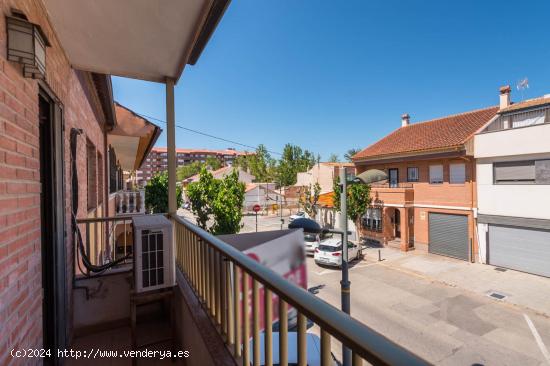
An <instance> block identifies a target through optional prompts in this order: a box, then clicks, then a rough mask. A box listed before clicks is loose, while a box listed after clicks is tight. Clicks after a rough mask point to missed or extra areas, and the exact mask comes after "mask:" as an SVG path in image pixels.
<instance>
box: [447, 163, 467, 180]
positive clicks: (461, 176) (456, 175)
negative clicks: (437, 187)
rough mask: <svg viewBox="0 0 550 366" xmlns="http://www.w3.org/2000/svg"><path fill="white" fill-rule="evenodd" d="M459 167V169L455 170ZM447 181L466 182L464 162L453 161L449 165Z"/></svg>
mask: <svg viewBox="0 0 550 366" xmlns="http://www.w3.org/2000/svg"><path fill="white" fill-rule="evenodd" d="M457 169H461V171H457ZM449 183H451V184H464V183H466V164H464V163H453V164H450V165H449Z"/></svg>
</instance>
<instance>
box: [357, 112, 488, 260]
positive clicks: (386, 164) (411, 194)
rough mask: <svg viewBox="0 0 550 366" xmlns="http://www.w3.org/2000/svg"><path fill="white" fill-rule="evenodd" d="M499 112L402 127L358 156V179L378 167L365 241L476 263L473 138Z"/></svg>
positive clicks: (466, 114) (406, 122) (404, 121)
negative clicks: (385, 177)
mask: <svg viewBox="0 0 550 366" xmlns="http://www.w3.org/2000/svg"><path fill="white" fill-rule="evenodd" d="M498 109H499V108H498V106H491V107H487V108H483V109H478V110H473V111H468V112H464V113H460V114H455V115H449V116H445V117H441V118H437V119H433V120H429V121H421V122H416V123H411V122H410V117H409V115H408V114H404V115H403V116H402V119H401V126H400V127H399V128H398V129H396V130H395V131H393V132H392V133H390V134H389V135H387V136H385V137H384V138H382V139H380V140H379V141H377V142H375V143H374V144H372V145H370V146H368V147H367V148H365V149H364V150H362V151H361V152H359V153H357V154H356V155H355V156H354V157H353V162H354V164H355V167H356V170H357V174H360V173H361V172H364V171H366V170H368V169H380V170H383V171H385V172H386V173H387V175H388V180H387V181H385V182H380V183H377V184H373V185H372V186H371V198H372V203H371V206H370V208H369V209H368V210H367V212H366V213H365V215H364V216H363V218H362V220H361V221H362V225H361V226H362V233H361V234H362V235H363V236H364V237H366V238H368V239H372V240H376V241H379V242H381V243H383V244H384V245H391V246H397V247H399V248H400V249H401V250H403V251H408V250H412V249H415V250H423V251H428V252H431V253H435V254H441V255H445V256H450V257H455V258H460V259H463V260H472V261H473V260H475V259H476V253H477V242H478V241H477V239H476V233H475V216H476V207H477V203H476V201H477V198H476V172H475V167H476V165H475V160H474V151H473V138H474V135H475V134H476V133H477V132H479V131H480V130H481V129H482V128H483V127H484V126H486V125H487V124H489V123H490V122H491V121H493V120H494V119H495V118H496V116H497V112H498Z"/></svg>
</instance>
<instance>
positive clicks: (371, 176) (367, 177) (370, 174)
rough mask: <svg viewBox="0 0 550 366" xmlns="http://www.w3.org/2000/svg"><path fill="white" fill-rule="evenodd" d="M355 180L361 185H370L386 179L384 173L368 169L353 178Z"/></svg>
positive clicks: (386, 176)
mask: <svg viewBox="0 0 550 366" xmlns="http://www.w3.org/2000/svg"><path fill="white" fill-rule="evenodd" d="M355 179H356V180H359V181H360V182H361V183H364V184H370V183H375V182H381V181H383V180H387V179H388V175H387V174H386V172H384V171H382V170H378V169H369V170H367V171H364V172H363V173H361V174H359V175H357V176H356V177H355Z"/></svg>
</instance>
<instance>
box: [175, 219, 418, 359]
mask: <svg viewBox="0 0 550 366" xmlns="http://www.w3.org/2000/svg"><path fill="white" fill-rule="evenodd" d="M174 222H175V231H174V234H175V242H176V261H177V265H178V267H179V269H180V270H181V271H182V273H183V274H184V276H185V277H186V279H187V281H188V282H189V284H190V285H191V287H192V288H193V290H194V292H195V294H196V296H197V298H198V299H199V300H200V301H201V302H202V304H203V306H204V309H205V311H206V312H207V313H208V314H209V316H210V318H211V320H212V321H213V322H214V324H215V325H216V326H217V329H219V332H220V336H221V337H222V339H223V340H224V342H225V344H226V345H227V346H228V347H229V348H230V349H231V350H232V353H233V356H234V357H235V358H241V357H242V364H243V365H251V364H253V365H260V360H261V358H262V356H261V355H260V349H261V348H260V328H261V323H263V324H266V325H268V326H266V327H265V330H264V332H265V335H264V339H265V345H264V347H263V349H264V353H263V359H264V360H270V359H271V358H272V356H273V348H272V344H273V343H272V339H273V338H272V336H273V335H272V331H271V327H270V326H269V325H270V324H272V321H273V310H274V307H273V300H276V301H277V304H276V305H277V306H278V314H287V312H288V309H289V306H291V307H294V308H295V309H296V310H297V312H298V341H297V342H298V344H297V350H298V364H299V365H306V357H307V355H306V352H307V348H306V347H307V344H306V324H307V318H309V319H310V320H311V321H313V322H314V323H316V324H317V325H318V326H319V327H320V329H321V364H322V365H324V366H327V365H332V362H333V361H332V356H331V336H332V337H334V338H336V339H337V340H339V341H340V342H342V344H343V345H345V346H346V347H348V348H349V349H351V351H352V360H353V365H355V366H357V365H361V364H362V360H366V361H368V362H370V363H371V364H384V365H386V364H387V365H425V364H428V363H427V362H426V361H424V360H422V359H420V358H419V357H417V356H416V355H414V354H413V353H411V352H409V351H408V350H406V349H404V348H402V347H401V346H399V345H398V344H396V343H394V342H392V341H390V340H389V339H387V338H386V337H384V336H383V335H381V334H379V333H377V332H376V331H374V330H373V329H371V328H369V327H367V326H366V325H364V324H362V323H360V322H358V321H357V320H355V319H353V318H351V317H350V316H349V315H346V314H345V313H343V312H341V311H339V310H338V309H336V308H334V307H333V306H332V305H329V304H328V303H326V302H324V301H322V300H320V299H318V298H317V297H315V296H314V295H312V294H310V293H309V292H308V291H306V290H304V289H302V288H300V287H298V286H296V285H294V284H292V283H290V282H288V281H287V280H286V279H284V278H283V277H281V276H279V275H277V274H276V273H274V272H273V271H271V270H270V269H268V268H266V267H264V266H263V265H261V264H260V263H258V262H256V261H255V260H253V259H252V258H250V257H248V256H247V255H245V254H243V253H242V252H241V251H239V250H237V249H236V248H234V247H232V246H230V245H228V244H227V243H225V242H223V241H222V240H220V239H219V238H217V237H215V236H213V235H211V234H209V233H207V232H206V231H204V230H202V229H200V228H199V227H197V226H195V225H193V224H191V223H190V222H188V221H186V220H184V219H182V218H180V217H177V216H176V217H174ZM262 293H263V301H260V297H261V296H262V295H261V294H262ZM243 294H244V296H243ZM241 299H242V301H243V302H244V305H243V303H242V302H241ZM277 299H278V300H277ZM260 304H262V309H261V308H260ZM262 310H263V317H262V319H260V313H261V312H262ZM280 323H281V324H280V327H279V345H280V347H279V364H281V365H286V364H287V363H288V342H287V340H288V323H287V322H286V321H282V322H280ZM249 339H252V349H250V345H249ZM251 358H252V360H251ZM264 364H266V365H269V364H271V362H267V361H266V362H265V363H264Z"/></svg>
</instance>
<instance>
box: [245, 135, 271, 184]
mask: <svg viewBox="0 0 550 366" xmlns="http://www.w3.org/2000/svg"><path fill="white" fill-rule="evenodd" d="M271 160H272V159H271V155H270V154H269V152H268V151H267V148H266V147H265V145H263V144H260V145H258V147H257V148H256V153H255V154H254V155H251V156H250V157H249V162H248V166H249V168H250V174H252V175H253V176H254V177H255V181H256V182H271V181H272V180H273V177H272V176H271V174H270V170H269V166H270V162H271Z"/></svg>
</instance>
